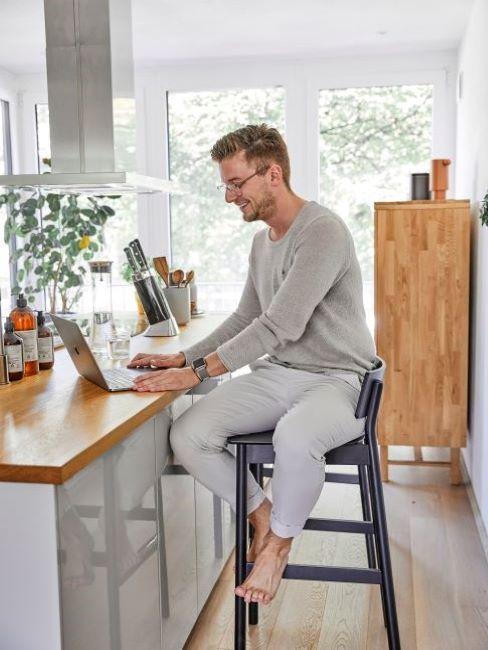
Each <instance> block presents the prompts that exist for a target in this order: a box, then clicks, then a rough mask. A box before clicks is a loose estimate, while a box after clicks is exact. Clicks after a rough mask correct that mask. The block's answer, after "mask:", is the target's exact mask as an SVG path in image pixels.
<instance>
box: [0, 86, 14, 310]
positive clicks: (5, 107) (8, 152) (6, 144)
mask: <svg viewBox="0 0 488 650" xmlns="http://www.w3.org/2000/svg"><path fill="white" fill-rule="evenodd" d="M0 111H1V113H2V126H3V129H2V133H1V137H2V141H3V150H4V152H5V173H6V174H12V173H13V162H12V123H11V120H10V102H9V101H8V100H6V99H1V98H0ZM6 209H8V208H6ZM2 237H3V233H2ZM16 249H17V246H16V238H15V237H13V238H11V239H10V242H9V244H8V252H9V257H10V258H11V256H12V255H13V254H14V253H15V251H16ZM9 271H10V274H9V275H10V288H12V287H14V286H15V283H16V278H17V262H9ZM14 302H15V299H14V296H11V298H10V303H11V306H12V307H13V306H14Z"/></svg>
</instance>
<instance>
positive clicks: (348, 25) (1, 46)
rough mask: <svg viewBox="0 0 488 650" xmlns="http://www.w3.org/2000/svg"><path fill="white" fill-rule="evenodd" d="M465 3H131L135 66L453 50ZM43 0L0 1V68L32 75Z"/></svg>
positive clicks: (40, 50) (38, 58) (40, 44)
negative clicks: (209, 59) (206, 59)
mask: <svg viewBox="0 0 488 650" xmlns="http://www.w3.org/2000/svg"><path fill="white" fill-rule="evenodd" d="M472 4H473V0H393V1H392V0H369V1H368V2H365V0H302V1H301V2H295V1H292V0H266V2H263V1H262V0H184V1H182V0H132V6H133V23H134V54H135V58H136V62H137V63H138V64H139V65H155V64H160V63H168V62H175V61H181V60H192V59H202V58H217V57H222V58H226V59H229V58H232V57H240V58H242V57H248V56H253V57H256V56H271V57H287V58H290V57H304V56H333V55H345V54H359V53H361V54H367V53H391V52H398V51H402V52H405V51H411V52H415V51H420V50H425V49H429V50H445V49H453V48H457V46H458V44H459V41H460V39H461V37H462V34H463V31H464V27H465V25H466V22H467V19H468V16H469V12H470V9H471V6H472ZM44 46H45V38H44V11H43V0H15V2H11V1H10V0H0V68H3V69H5V70H8V71H9V72H12V73H15V74H23V73H30V72H38V71H41V70H43V69H44V68H45V62H44Z"/></svg>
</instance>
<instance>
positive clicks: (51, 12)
mask: <svg viewBox="0 0 488 650" xmlns="http://www.w3.org/2000/svg"><path fill="white" fill-rule="evenodd" d="M44 15H45V28H46V64H47V86H48V100H49V123H50V134H51V169H52V173H49V174H13V175H7V176H1V175H0V186H3V187H12V188H14V187H15V188H21V187H25V188H41V189H44V190H46V191H49V192H53V193H63V194H64V193H71V194H91V195H96V194H104V195H109V194H123V193H128V192H129V193H134V192H135V193H151V192H170V191H174V190H175V189H176V187H175V186H174V184H173V183H171V181H168V180H163V179H160V178H152V177H148V176H142V175H140V174H136V173H135V169H136V160H135V150H136V143H135V137H136V136H135V100H134V62H133V55H132V18H131V0H44ZM120 102H123V106H124V115H125V117H126V118H127V115H128V117H129V121H131V123H132V128H130V129H127V128H125V129H124V130H123V138H124V142H123V146H122V145H121V143H118V142H117V138H118V137H120V136H119V135H118V133H117V129H115V130H114V116H115V115H117V110H118V107H119V108H120ZM121 152H123V160H122V155H121Z"/></svg>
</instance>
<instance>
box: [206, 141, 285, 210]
mask: <svg viewBox="0 0 488 650" xmlns="http://www.w3.org/2000/svg"><path fill="white" fill-rule="evenodd" d="M259 165H260V163H259V162H258V161H252V162H250V163H249V162H247V160H246V158H245V154H244V152H243V151H240V152H239V153H237V154H235V156H232V157H231V158H225V159H224V160H222V162H221V163H220V164H219V169H220V177H221V179H222V182H223V183H228V184H232V183H235V184H236V185H239V183H241V182H242V181H244V180H245V179H249V180H246V182H245V183H244V184H243V185H242V187H241V188H240V189H239V190H235V191H229V190H226V192H225V200H226V201H227V203H234V204H235V205H236V206H237V207H238V208H239V210H240V211H241V214H242V218H243V219H244V221H247V222H251V221H257V220H262V221H266V218H267V217H269V216H271V215H272V214H273V212H274V209H275V204H276V202H275V198H274V196H273V193H272V192H271V188H270V185H269V181H268V179H267V174H266V173H264V174H257V175H256V176H252V175H253V174H254V173H255V172H256V171H257V170H258V168H259ZM250 176H252V178H249V177H250Z"/></svg>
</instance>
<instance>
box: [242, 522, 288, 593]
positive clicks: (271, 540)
mask: <svg viewBox="0 0 488 650" xmlns="http://www.w3.org/2000/svg"><path fill="white" fill-rule="evenodd" d="M292 541H293V539H292V538H291V537H290V538H287V539H284V538H283V537H278V536H277V535H275V534H274V533H273V532H270V533H269V534H268V535H267V536H266V539H265V542H264V547H263V549H262V550H261V552H260V553H259V555H258V556H257V558H256V561H255V563H254V567H253V569H252V571H251V573H250V574H249V575H248V576H247V578H246V579H245V580H244V582H243V583H242V585H239V586H238V587H236V588H235V594H236V596H240V597H241V598H244V600H245V601H246V603H250V602H254V603H262V604H263V605H267V604H268V603H270V602H271V600H273V598H274V597H275V595H276V592H277V591H278V587H279V585H280V582H281V578H282V576H283V571H284V570H285V568H286V565H287V564H288V556H289V554H290V549H291V543H292Z"/></svg>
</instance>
